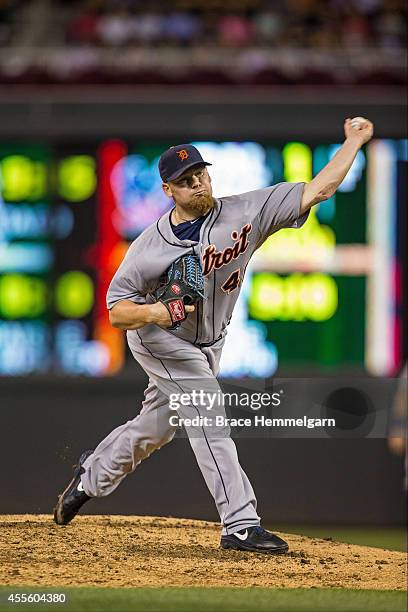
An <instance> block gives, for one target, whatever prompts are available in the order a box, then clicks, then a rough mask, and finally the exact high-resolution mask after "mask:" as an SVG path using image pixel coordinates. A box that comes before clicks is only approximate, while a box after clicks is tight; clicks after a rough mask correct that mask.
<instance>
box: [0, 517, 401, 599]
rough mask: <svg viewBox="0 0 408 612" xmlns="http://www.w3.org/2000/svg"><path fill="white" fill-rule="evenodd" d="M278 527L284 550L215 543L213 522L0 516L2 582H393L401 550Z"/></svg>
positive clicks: (360, 585)
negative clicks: (237, 547) (269, 551)
mask: <svg viewBox="0 0 408 612" xmlns="http://www.w3.org/2000/svg"><path fill="white" fill-rule="evenodd" d="M279 535H282V536H283V537H284V538H285V539H286V540H287V541H288V542H289V545H290V552H289V553H288V554H287V555H277V556H273V555H262V554H253V553H244V552H237V551H224V550H222V549H220V548H219V539H220V526H219V525H218V524H216V523H209V522H205V521H194V520H184V519H173V518H161V517H140V516H129V517H128V516H79V517H77V518H76V519H75V520H74V521H73V522H72V523H71V524H70V525H67V526H66V527H59V526H57V525H55V524H54V523H53V521H52V517H51V516H48V515H17V516H7V515H3V516H1V517H0V584H3V585H9V584H12V585H39V586H62V585H65V586H85V585H89V586H92V585H93V586H104V587H141V586H242V587H248V586H261V587H306V588H307V587H345V588H353V589H397V590H403V589H405V587H406V555H405V554H404V553H402V552H394V551H388V550H382V549H378V548H369V547H365V546H354V545H351V544H350V545H349V544H342V543H339V542H332V541H327V540H321V539H312V538H307V537H305V536H299V535H290V534H279Z"/></svg>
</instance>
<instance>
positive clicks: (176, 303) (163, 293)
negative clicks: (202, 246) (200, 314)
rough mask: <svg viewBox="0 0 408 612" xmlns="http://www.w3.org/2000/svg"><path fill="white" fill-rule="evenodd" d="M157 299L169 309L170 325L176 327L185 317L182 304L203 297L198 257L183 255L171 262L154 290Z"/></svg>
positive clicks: (191, 302) (194, 301)
mask: <svg viewBox="0 0 408 612" xmlns="http://www.w3.org/2000/svg"><path fill="white" fill-rule="evenodd" d="M154 296H155V298H156V300H157V301H159V302H162V303H163V304H164V305H165V306H166V308H167V310H168V311H169V314H170V317H171V320H172V326H171V327H170V328H168V329H176V328H177V327H179V326H180V325H181V323H182V321H184V320H185V319H186V317H187V313H186V309H185V308H184V306H186V305H191V304H196V303H197V302H198V301H199V300H200V299H201V298H204V276H203V271H202V269H201V262H200V258H199V257H198V256H197V255H193V254H190V255H184V256H183V257H179V258H178V259H176V261H175V262H173V263H172V264H171V266H170V267H169V269H168V270H167V276H166V277H165V278H164V281H163V283H161V284H160V285H159V287H158V288H157V289H156V291H155V292H154Z"/></svg>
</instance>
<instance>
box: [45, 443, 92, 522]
mask: <svg viewBox="0 0 408 612" xmlns="http://www.w3.org/2000/svg"><path fill="white" fill-rule="evenodd" d="M92 453H93V451H92V450H87V451H85V452H84V453H82V455H81V456H80V458H79V461H78V464H77V465H76V466H75V470H74V476H73V478H72V480H71V482H70V483H69V485H68V486H67V488H66V489H65V491H63V492H62V493H61V495H60V496H59V497H58V502H57V505H56V506H55V509H54V521H55V522H56V523H57V525H66V524H67V523H69V522H70V521H72V519H73V518H74V516H76V515H77V514H78V511H79V509H80V508H81V506H83V505H84V503H85V502H87V501H88V500H90V499H91V498H90V497H89V495H87V494H86V493H85V491H84V490H83V489H82V485H81V474H83V473H84V472H85V470H84V468H83V467H82V464H83V463H85V461H86V459H87V458H88V457H89V455H92Z"/></svg>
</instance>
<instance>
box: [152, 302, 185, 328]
mask: <svg viewBox="0 0 408 612" xmlns="http://www.w3.org/2000/svg"><path fill="white" fill-rule="evenodd" d="M185 309H186V312H194V310H195V306H185ZM150 314H151V318H152V321H151V322H152V323H155V324H156V325H159V326H160V327H171V326H172V325H173V322H172V320H171V317H170V313H169V311H168V310H167V308H166V306H165V305H164V304H162V302H156V303H155V304H150Z"/></svg>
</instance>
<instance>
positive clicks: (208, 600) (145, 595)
mask: <svg viewBox="0 0 408 612" xmlns="http://www.w3.org/2000/svg"><path fill="white" fill-rule="evenodd" d="M11 592H13V593H30V592H31V593H50V592H54V593H65V594H66V596H67V603H65V604H50V605H48V606H44V604H42V605H40V604H14V605H13V604H9V603H7V597H8V595H9V594H10V593H11ZM27 609H30V610H36V611H40V610H50V609H52V610H59V611H60V612H66V611H74V610H75V612H82V611H84V612H85V611H86V612H90V611H94V612H99V611H105V610H106V611H107V610H109V611H110V612H128V611H129V612H130V611H135V612H252V611H254V612H278V611H279V612H328V611H330V612H360V611H361V612H363V611H364V612H405V611H406V609H407V608H406V594H405V593H402V592H395V591H362V590H361V591H360V590H359V591H356V590H347V589H265V588H258V587H256V588H246V589H239V588H197V587H194V588H176V587H166V588H140V589H99V588H85V587H83V588H67V587H66V588H64V587H60V588H55V587H54V588H49V589H46V588H35V587H0V610H1V611H7V612H9V611H12V610H27Z"/></svg>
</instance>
